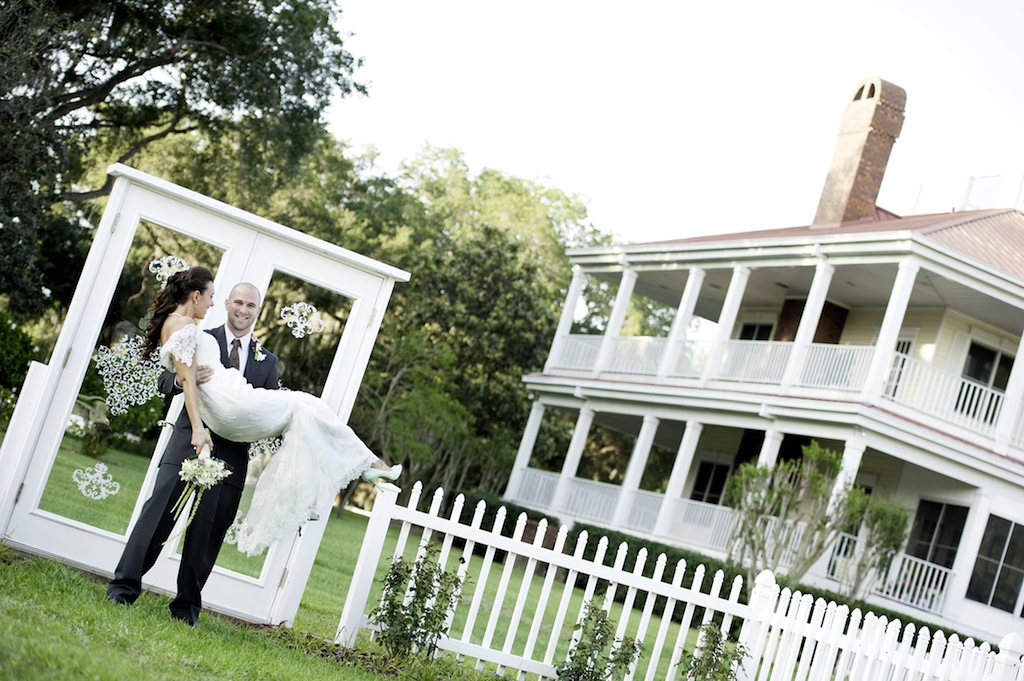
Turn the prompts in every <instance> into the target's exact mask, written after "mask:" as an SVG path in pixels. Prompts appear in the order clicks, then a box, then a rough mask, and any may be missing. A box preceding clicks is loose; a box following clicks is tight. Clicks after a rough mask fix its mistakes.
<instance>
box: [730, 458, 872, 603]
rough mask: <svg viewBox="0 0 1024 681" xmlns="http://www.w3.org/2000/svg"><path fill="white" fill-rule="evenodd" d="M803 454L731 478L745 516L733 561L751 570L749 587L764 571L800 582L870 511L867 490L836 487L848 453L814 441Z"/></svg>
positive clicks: (733, 500)
mask: <svg viewBox="0 0 1024 681" xmlns="http://www.w3.org/2000/svg"><path fill="white" fill-rule="evenodd" d="M802 450H803V457H802V458H800V459H791V460H787V461H779V462H778V463H777V464H776V465H775V466H772V467H767V466H758V465H757V464H755V463H744V464H742V465H741V466H740V467H739V468H738V469H737V471H736V474H735V475H733V476H732V478H731V479H730V480H729V487H728V489H727V490H726V499H727V503H728V504H729V505H730V506H732V507H733V508H734V509H736V512H737V514H738V516H739V517H738V518H737V520H736V526H735V529H734V530H733V536H732V538H731V546H730V552H729V554H730V556H729V557H730V560H736V561H737V562H739V563H741V564H743V565H744V566H746V568H747V571H748V583H751V584H752V583H753V581H754V577H755V576H756V575H757V574H758V573H760V572H761V571H762V570H771V571H772V572H780V571H781V572H784V573H785V574H787V575H788V576H789V577H790V579H791V580H793V581H798V580H799V579H800V578H801V577H803V575H804V574H805V573H806V572H807V570H808V569H810V567H811V565H813V564H814V562H815V561H816V560H818V558H820V557H821V555H822V554H823V553H824V552H825V550H826V549H827V548H829V547H830V546H832V544H833V543H834V542H835V540H836V538H837V537H838V536H839V534H840V533H841V532H842V531H843V530H844V528H847V527H849V526H851V525H854V524H856V523H859V522H860V520H861V519H862V518H863V516H864V512H865V511H866V509H867V504H868V496H867V494H866V493H865V492H864V490H862V489H859V488H855V487H853V486H852V485H851V484H850V483H849V482H847V483H845V484H844V485H843V486H842V487H841V488H840V489H838V490H836V489H835V487H836V481H837V479H838V476H839V471H840V469H841V465H842V455H840V454H839V453H838V452H836V451H834V450H831V449H826V448H824V447H822V446H821V445H820V444H818V442H817V441H814V440H812V441H811V443H810V444H809V445H805V446H804V447H803V448H802Z"/></svg>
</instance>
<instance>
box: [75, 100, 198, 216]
mask: <svg viewBox="0 0 1024 681" xmlns="http://www.w3.org/2000/svg"><path fill="white" fill-rule="evenodd" d="M181 118H182V117H181V116H180V115H179V116H175V117H174V120H173V121H171V122H170V123H169V124H168V125H167V127H166V128H164V129H163V130H161V131H159V132H155V133H153V134H152V135H149V136H147V137H144V138H142V139H141V140H139V141H138V142H136V143H135V144H133V145H132V146H131V148H129V149H128V151H126V152H125V153H123V154H121V156H120V157H118V159H117V161H116V162H117V163H125V162H126V161H128V160H130V159H131V158H133V157H134V156H135V155H136V154H138V153H139V152H140V151H142V150H143V149H144V148H146V147H147V146H148V145H150V144H152V143H153V142H155V141H157V140H159V139H163V138H164V137H167V136H168V135H172V134H182V133H186V132H190V131H192V130H195V129H196V126H186V127H184V128H178V127H177V125H178V123H179V122H180V121H181ZM113 188H114V178H113V177H111V176H110V175H107V177H106V181H104V183H103V186H101V187H99V188H98V189H92V190H90V191H86V192H63V193H61V194H59V195H58V196H57V200H58V201H70V202H72V203H81V202H83V201H92V200H93V199H98V198H100V197H101V196H106V195H107V194H109V193H110V190H111V189H113Z"/></svg>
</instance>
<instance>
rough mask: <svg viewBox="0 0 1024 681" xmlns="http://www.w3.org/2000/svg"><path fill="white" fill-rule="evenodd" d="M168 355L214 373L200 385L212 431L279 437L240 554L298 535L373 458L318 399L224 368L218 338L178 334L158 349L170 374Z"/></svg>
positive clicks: (236, 437)
mask: <svg viewBox="0 0 1024 681" xmlns="http://www.w3.org/2000/svg"><path fill="white" fill-rule="evenodd" d="M172 357H173V358H174V359H177V360H178V361H179V362H181V363H182V364H185V365H186V366H191V364H192V361H193V359H194V360H195V361H196V362H198V363H199V365H202V366H209V367H212V368H213V376H212V377H211V378H210V379H209V380H208V381H206V382H205V383H203V384H202V385H200V386H199V411H200V415H201V416H202V419H203V422H204V423H205V424H206V425H207V426H209V427H210V430H212V431H213V432H215V433H216V434H217V435H220V436H221V437H223V438H225V439H227V440H232V441H235V442H255V441H257V440H262V439H264V438H267V437H274V436H277V435H281V436H282V442H281V446H280V448H279V449H278V450H277V452H276V453H275V454H274V456H273V457H272V458H271V460H270V463H269V464H268V465H267V467H266V468H265V469H264V470H263V473H262V474H261V475H260V477H259V481H258V482H257V483H256V489H255V491H254V493H253V497H252V504H251V505H250V507H249V511H248V513H246V516H245V520H244V522H243V523H242V527H241V529H240V530H239V532H238V550H239V551H241V552H243V553H246V554H248V555H258V554H259V553H261V552H262V551H263V550H264V549H265V548H267V547H268V546H270V545H271V544H272V543H274V542H275V541H276V540H277V539H279V538H281V537H284V536H287V535H289V534H291V533H293V532H295V530H296V529H297V528H298V527H299V526H300V525H301V524H302V523H304V522H305V521H306V520H307V519H308V518H309V516H310V512H311V511H314V510H316V509H320V508H322V507H323V506H324V505H325V504H326V503H327V502H328V500H331V501H333V500H334V497H335V495H336V494H337V493H338V490H339V489H341V488H342V487H345V486H346V485H348V484H349V483H350V482H352V481H353V480H355V479H356V478H358V477H359V476H360V474H362V472H363V470H365V469H367V468H369V467H370V465H371V464H372V463H373V462H374V461H375V460H376V459H377V457H376V456H375V455H374V453H373V452H371V451H370V450H369V448H367V447H366V445H364V444H363V442H362V441H361V440H360V439H359V438H358V437H357V436H356V434H355V433H354V432H352V429H351V428H349V427H348V426H347V425H346V424H345V423H343V422H342V421H341V419H340V418H338V415H337V414H335V413H334V412H333V411H331V409H330V407H328V406H327V405H326V404H325V403H324V402H323V401H322V400H321V399H320V398H318V397H316V396H314V395H310V394H309V393H304V392H299V391H292V390H264V389H262V388H253V387H252V386H251V385H249V383H248V382H246V380H245V378H244V377H243V376H242V374H241V373H240V372H238V371H237V370H235V369H227V368H225V367H224V366H223V365H222V364H221V363H220V348H218V347H217V340H216V339H215V338H214V337H213V336H211V335H210V334H208V333H205V332H203V331H201V330H200V329H199V327H198V326H195V325H194V324H189V325H187V326H185V327H182V328H181V329H179V330H178V331H175V332H174V333H173V334H171V336H170V338H168V339H167V342H166V343H164V344H163V346H162V347H161V348H160V363H161V364H162V365H163V366H165V367H167V368H168V369H170V370H171V371H173V370H174V362H173V360H172ZM249 361H255V360H254V359H250V360H249ZM213 455H214V456H217V452H216V450H215V451H214V452H213Z"/></svg>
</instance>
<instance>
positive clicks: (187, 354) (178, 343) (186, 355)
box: [160, 324, 199, 371]
mask: <svg viewBox="0 0 1024 681" xmlns="http://www.w3.org/2000/svg"><path fill="white" fill-rule="evenodd" d="M198 341H199V327H198V326H196V325H195V324H188V325H186V326H183V327H181V328H180V329H178V330H177V331H175V332H174V333H172V334H171V336H170V338H168V339H167V342H166V343H164V344H163V345H162V346H161V347H160V362H161V364H163V365H164V366H165V367H167V368H168V369H169V370H171V371H174V360H178V361H179V362H181V363H182V364H184V365H185V366H187V367H190V366H192V358H193V357H195V354H196V343H197V342H198Z"/></svg>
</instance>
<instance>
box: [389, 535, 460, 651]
mask: <svg viewBox="0 0 1024 681" xmlns="http://www.w3.org/2000/svg"><path fill="white" fill-rule="evenodd" d="M437 550H438V549H437V547H436V546H434V545H430V546H428V547H427V549H426V550H425V551H424V552H423V554H422V555H420V557H419V558H418V559H417V560H416V562H415V563H411V562H409V561H407V560H405V559H403V558H398V559H397V560H395V561H394V562H393V563H392V564H391V567H390V568H388V572H387V574H386V575H384V594H383V596H382V597H381V603H380V605H379V606H378V607H377V609H376V610H374V611H373V613H372V614H371V615H370V621H372V622H374V623H375V624H378V625H380V627H381V631H380V635H379V636H378V638H377V640H378V641H380V644H381V645H382V646H384V648H385V650H387V651H388V654H389V655H391V656H393V657H407V656H408V655H410V654H411V653H414V652H420V653H425V654H426V655H427V656H428V657H432V656H433V654H434V652H435V651H436V650H437V642H438V640H440V638H441V636H443V635H446V634H447V633H448V617H449V615H450V613H452V612H454V610H455V607H456V606H457V605H458V604H459V601H460V600H462V581H461V580H460V579H459V576H458V573H457V572H452V571H449V570H443V569H441V566H440V565H438V563H437V559H436V555H437Z"/></svg>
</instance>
